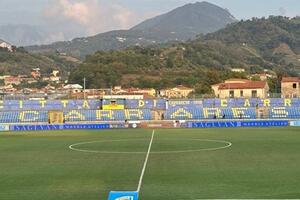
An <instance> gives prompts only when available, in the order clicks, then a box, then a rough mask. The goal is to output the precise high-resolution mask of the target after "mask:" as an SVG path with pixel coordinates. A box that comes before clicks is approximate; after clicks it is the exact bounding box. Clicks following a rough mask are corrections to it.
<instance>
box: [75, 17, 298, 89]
mask: <svg viewBox="0 0 300 200" xmlns="http://www.w3.org/2000/svg"><path fill="white" fill-rule="evenodd" d="M299 30H300V28H299V19H298V18H294V19H288V18H284V17H270V18H269V19H264V18H263V19H252V20H247V21H241V22H238V23H236V24H233V25H230V26H228V27H227V28H225V29H223V30H220V31H218V32H216V33H213V34H208V35H206V36H202V37H199V38H198V39H196V40H192V41H189V42H186V43H180V44H174V45H171V46H170V47H165V48H142V47H134V48H129V49H126V50H118V51H110V52H103V51H100V52H97V53H96V54H94V55H91V56H88V57H87V59H86V61H85V62H84V63H83V64H82V65H80V66H79V67H78V68H76V69H75V70H74V71H73V72H72V73H71V76H70V80H71V81H73V82H78V81H80V80H82V78H83V77H84V76H85V77H86V78H87V80H88V82H87V84H88V86H89V87H110V86H113V85H124V86H136V87H155V88H161V87H170V86H174V85H177V84H184V85H187V86H195V87H196V89H197V91H198V92H209V85H210V84H212V83H216V82H219V81H221V80H224V79H226V78H229V77H240V76H242V77H243V76H245V74H235V73H232V72H230V68H234V67H239V68H245V69H246V70H247V72H253V73H254V72H258V73H259V72H262V71H263V70H264V69H270V70H274V71H276V72H277V73H280V74H282V73H288V74H290V75H297V74H298V73H299V72H300V62H299V60H298V59H300V57H299V48H300V45H299Z"/></svg>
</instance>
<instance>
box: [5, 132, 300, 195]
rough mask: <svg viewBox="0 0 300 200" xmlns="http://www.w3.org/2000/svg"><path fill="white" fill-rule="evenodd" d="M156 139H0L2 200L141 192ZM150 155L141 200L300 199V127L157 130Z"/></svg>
mask: <svg viewBox="0 0 300 200" xmlns="http://www.w3.org/2000/svg"><path fill="white" fill-rule="evenodd" d="M151 134H152V130H143V129H136V130H105V131H53V132H22V133H17V132H15V133H0V199H1V200H20V199H22V200H41V199H43V200H83V199H84V200H106V199H107V195H108V192H109V191H110V190H136V188H137V185H138V182H139V178H140V174H141V170H142V167H143V163H144V160H145V156H146V152H147V149H148V145H149V142H150V138H151ZM214 140H218V141H214ZM220 140H221V141H220ZM222 141H228V142H230V143H232V146H230V147H227V148H225V147H224V146H226V144H227V143H225V142H222ZM81 142H91V143H85V144H81V145H75V146H74V148H78V149H80V150H87V151H91V152H80V151H74V150H71V149H69V146H70V145H72V144H76V143H81ZM219 147H220V148H221V149H218V150H216V148H219ZM222 147H224V148H222ZM185 151H187V152H185ZM118 152H127V153H123V154H120V153H118ZM151 152H152V153H151V154H150V156H149V160H148V165H147V168H146V172H145V176H144V179H143V184H142V188H141V193H140V199H141V200H195V199H215V198H235V199H240V198H267V199H268V198H300V181H299V180H300V128H243V129H174V130H173V129H170V130H156V131H155V136H154V140H153V144H152V148H151Z"/></svg>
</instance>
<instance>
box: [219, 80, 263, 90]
mask: <svg viewBox="0 0 300 200" xmlns="http://www.w3.org/2000/svg"><path fill="white" fill-rule="evenodd" d="M266 84H267V82H266V81H249V82H247V83H221V84H220V85H219V89H220V90H222V89H223V90H224V89H258V88H264V87H265V86H266Z"/></svg>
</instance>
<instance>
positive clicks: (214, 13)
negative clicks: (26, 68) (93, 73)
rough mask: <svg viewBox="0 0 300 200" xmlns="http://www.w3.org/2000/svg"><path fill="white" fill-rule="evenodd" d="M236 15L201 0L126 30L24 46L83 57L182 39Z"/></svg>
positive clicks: (221, 25)
mask: <svg viewBox="0 0 300 200" xmlns="http://www.w3.org/2000/svg"><path fill="white" fill-rule="evenodd" d="M235 21H236V19H235V18H234V17H233V16H232V15H231V14H230V13H229V12H228V11H227V10H225V9H223V8H220V7H218V6H216V5H213V4H210V3H207V2H201V3H199V2H198V3H194V4H187V5H185V6H182V7H179V8H176V9H174V10H172V11H170V12H168V13H166V14H163V15H160V16H157V17H154V18H152V19H149V20H146V21H144V22H142V23H141V24H138V25H136V26H135V27H133V28H132V29H129V30H116V31H110V32H107V33H102V34H98V35H96V36H92V37H86V38H76V39H74V40H72V41H68V42H57V43H53V44H50V45H43V46H31V47H27V49H28V50H29V51H32V52H45V51H59V52H62V53H67V54H69V55H72V56H76V57H80V58H84V57H85V56H86V55H88V54H91V53H94V52H96V51H99V50H101V51H107V50H114V49H124V48H127V47H130V46H147V45H153V44H159V43H166V42H169V41H185V40H188V39H193V38H195V37H196V36H197V35H199V34H205V33H210V32H214V31H216V30H219V29H221V28H224V27H225V26H226V25H227V24H230V23H233V22H235Z"/></svg>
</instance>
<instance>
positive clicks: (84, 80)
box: [83, 77, 86, 99]
mask: <svg viewBox="0 0 300 200" xmlns="http://www.w3.org/2000/svg"><path fill="white" fill-rule="evenodd" d="M85 82H86V78H85V77H84V78H83V96H84V99H86V95H85V88H86V83H85Z"/></svg>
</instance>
